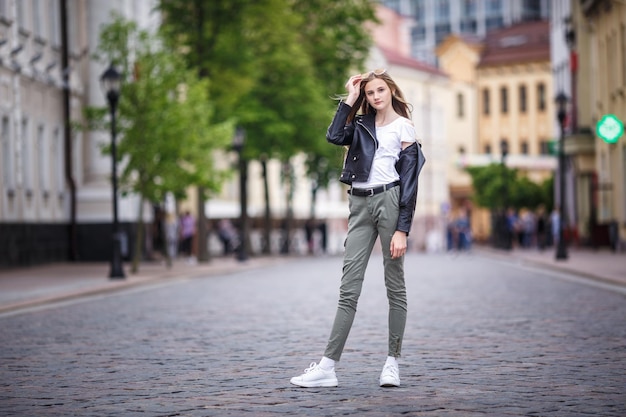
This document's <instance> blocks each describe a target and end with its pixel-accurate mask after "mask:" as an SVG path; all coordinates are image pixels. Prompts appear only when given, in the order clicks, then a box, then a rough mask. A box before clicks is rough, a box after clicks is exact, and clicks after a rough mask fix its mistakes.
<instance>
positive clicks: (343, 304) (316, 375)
mask: <svg viewBox="0 0 626 417" xmlns="http://www.w3.org/2000/svg"><path fill="white" fill-rule="evenodd" d="M346 89H347V91H348V94H347V97H346V98H345V100H344V101H343V102H341V103H339V107H338V109H337V112H336V114H335V117H334V119H333V121H332V123H331V124H330V126H329V128H328V132H327V134H326V139H327V140H328V141H329V142H330V143H333V144H335V145H340V146H347V147H348V152H347V155H346V160H345V163H344V167H343V171H342V173H341V177H340V181H342V182H344V183H346V184H349V185H350V186H351V188H350V189H349V190H348V194H349V195H350V197H349V206H350V217H349V220H348V235H347V238H346V241H345V252H344V263H343V277H342V279H341V286H340V291H339V292H340V294H339V305H338V308H337V314H336V316H335V321H334V324H333V327H332V330H331V334H330V338H329V340H328V344H327V346H326V351H325V352H324V356H323V357H322V360H321V361H320V363H319V364H316V363H312V364H311V365H310V367H309V368H307V369H305V371H304V374H302V375H300V376H296V377H293V378H291V383H292V384H294V385H298V386H300V387H336V386H337V385H338V381H337V376H336V374H335V362H338V361H339V359H340V357H341V354H342V352H343V348H344V346H345V343H346V340H347V338H348V333H349V332H350V328H351V327H352V322H353V321H354V315H355V312H356V306H357V302H358V298H359V295H360V293H361V288H362V284H363V278H364V275H365V269H366V267H367V263H368V261H369V257H370V254H371V252H372V248H373V247H374V243H375V241H376V239H377V238H378V237H380V241H381V246H382V250H383V257H384V268H385V286H386V288H387V297H388V299H389V341H388V343H389V351H388V357H387V360H386V362H385V365H384V366H383V370H382V373H381V375H380V386H384V387H388V386H395V387H397V386H399V385H400V372H399V370H398V361H397V358H398V357H400V350H401V347H402V338H403V335H404V326H405V323H406V311H407V302H406V288H405V284H404V254H405V253H406V248H407V236H408V234H409V230H410V229H411V223H412V221H413V213H414V211H415V201H416V198H417V177H418V175H419V171H420V169H421V165H422V164H423V162H424V160H423V154H422V153H421V150H420V149H419V148H418V144H417V142H416V140H415V136H416V135H415V128H414V127H413V123H412V122H411V120H410V119H409V117H410V109H409V105H408V104H407V103H406V101H405V100H404V97H403V95H402V92H401V91H400V89H399V88H398V86H397V85H396V83H395V82H394V81H393V80H392V78H391V77H390V76H389V74H387V72H386V71H385V70H376V71H371V72H369V73H366V74H358V75H354V76H352V77H350V79H349V80H348V82H347V83H346Z"/></svg>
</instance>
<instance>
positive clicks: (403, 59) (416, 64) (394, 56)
mask: <svg viewBox="0 0 626 417" xmlns="http://www.w3.org/2000/svg"><path fill="white" fill-rule="evenodd" d="M378 48H379V49H380V50H381V51H382V53H383V55H385V58H386V59H387V61H389V63H390V64H395V65H400V66H403V67H409V68H414V69H416V70H419V71H424V72H428V73H430V74H435V75H441V76H442V77H447V74H446V73H445V72H443V71H441V70H440V69H439V68H437V67H435V66H433V65H430V64H427V63H425V62H421V61H418V60H416V59H414V58H411V57H408V56H406V55H403V54H400V53H398V52H396V51H394V50H391V49H388V48H384V47H382V46H378Z"/></svg>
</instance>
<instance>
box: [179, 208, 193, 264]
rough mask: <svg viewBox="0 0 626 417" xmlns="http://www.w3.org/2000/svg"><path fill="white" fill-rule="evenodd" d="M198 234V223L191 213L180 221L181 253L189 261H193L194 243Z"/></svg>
mask: <svg viewBox="0 0 626 417" xmlns="http://www.w3.org/2000/svg"><path fill="white" fill-rule="evenodd" d="M195 234H196V221H195V219H194V218H193V216H192V215H191V213H190V212H189V211H186V212H185V214H183V216H182V217H181V219H180V252H181V253H182V254H183V255H186V256H187V260H188V261H193V258H192V255H193V252H192V243H193V237H194V236H195Z"/></svg>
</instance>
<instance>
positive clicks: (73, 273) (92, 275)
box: [0, 257, 286, 313]
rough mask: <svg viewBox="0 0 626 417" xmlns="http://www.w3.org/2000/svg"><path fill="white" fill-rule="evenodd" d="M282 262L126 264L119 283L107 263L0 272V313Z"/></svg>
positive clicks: (222, 260)
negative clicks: (135, 270)
mask: <svg viewBox="0 0 626 417" xmlns="http://www.w3.org/2000/svg"><path fill="white" fill-rule="evenodd" d="M285 259H286V258H279V257H258V258H250V259H249V260H247V261H245V262H239V261H237V260H236V259H235V258H233V257H229V258H224V257H215V258H213V259H211V261H210V262H207V263H189V262H187V261H186V260H182V259H181V260H175V261H174V262H173V264H172V267H171V268H167V266H166V265H165V263H164V262H143V263H141V264H140V266H139V271H138V273H137V274H131V273H130V264H129V263H125V264H124V272H125V274H126V278H123V279H110V278H109V269H110V266H109V264H108V263H54V264H48V265H43V266H36V267H26V268H16V269H10V270H0V313H2V312H6V311H11V310H17V309H22V308H27V307H34V306H37V305H41V304H46V303H51V302H55V301H62V300H67V299H71V298H75V297H78V296H85V295H95V294H102V293H107V292H113V291H119V290H121V289H124V288H129V287H134V286H138V285H142V284H147V283H158V282H161V281H166V280H172V279H184V278H193V277H200V276H211V275H223V274H228V273H232V272H237V271H242V270H248V269H257V268H261V267H263V266H268V265H273V264H276V263H277V262H284V260H285Z"/></svg>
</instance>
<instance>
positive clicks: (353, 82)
mask: <svg viewBox="0 0 626 417" xmlns="http://www.w3.org/2000/svg"><path fill="white" fill-rule="evenodd" d="M362 79H363V78H362V77H361V74H356V75H353V76H352V77H350V78H349V79H348V81H347V82H346V90H347V91H348V97H346V100H345V103H346V104H348V105H350V106H352V105H353V104H354V103H355V102H356V99H357V98H359V90H360V87H361V80H362Z"/></svg>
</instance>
